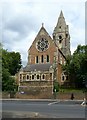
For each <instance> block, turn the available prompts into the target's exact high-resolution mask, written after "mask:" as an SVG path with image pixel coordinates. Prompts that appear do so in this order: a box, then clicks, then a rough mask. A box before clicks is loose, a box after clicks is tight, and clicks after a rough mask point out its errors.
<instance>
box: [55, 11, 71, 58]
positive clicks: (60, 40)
mask: <svg viewBox="0 0 87 120" xmlns="http://www.w3.org/2000/svg"><path fill="white" fill-rule="evenodd" d="M53 39H54V40H55V43H56V44H57V46H58V47H59V48H60V50H61V51H62V52H63V54H64V55H65V56H67V55H70V54H71V52H70V35H69V28H68V25H66V22H65V18H64V16H63V12H62V11H61V12H60V16H59V18H58V22H57V25H56V27H55V28H54V31H53Z"/></svg>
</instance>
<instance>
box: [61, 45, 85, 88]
mask: <svg viewBox="0 0 87 120" xmlns="http://www.w3.org/2000/svg"><path fill="white" fill-rule="evenodd" d="M63 69H64V70H65V71H66V73H67V74H68V76H69V79H70V82H71V83H74V85H75V87H77V88H82V87H84V84H83V80H84V79H86V78H87V45H86V46H85V45H83V46H81V45H78V47H77V49H76V50H75V52H74V53H73V55H72V56H68V57H67V59H66V65H65V66H63Z"/></svg>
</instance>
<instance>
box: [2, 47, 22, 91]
mask: <svg viewBox="0 0 87 120" xmlns="http://www.w3.org/2000/svg"><path fill="white" fill-rule="evenodd" d="M20 68H21V56H20V54H19V53H18V52H17V53H15V52H8V51H7V50H4V49H2V91H8V92H9V93H11V92H14V93H15V92H16V91H17V88H18V86H17V84H16V81H15V78H14V77H12V76H14V75H15V74H16V73H17V72H18V71H19V69H20Z"/></svg>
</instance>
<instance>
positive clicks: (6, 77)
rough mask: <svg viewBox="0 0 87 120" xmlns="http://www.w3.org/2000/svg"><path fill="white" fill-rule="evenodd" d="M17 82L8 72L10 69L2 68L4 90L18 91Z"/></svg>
mask: <svg viewBox="0 0 87 120" xmlns="http://www.w3.org/2000/svg"><path fill="white" fill-rule="evenodd" d="M17 87H18V86H17V84H16V82H15V79H14V78H13V77H11V74H10V73H9V72H8V69H6V68H2V91H8V92H9V93H11V92H12V91H13V92H14V93H15V92H16V91H17Z"/></svg>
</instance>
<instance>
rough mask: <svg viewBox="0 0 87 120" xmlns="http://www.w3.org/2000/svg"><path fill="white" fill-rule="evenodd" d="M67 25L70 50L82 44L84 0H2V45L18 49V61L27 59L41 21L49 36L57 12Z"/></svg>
mask: <svg viewBox="0 0 87 120" xmlns="http://www.w3.org/2000/svg"><path fill="white" fill-rule="evenodd" d="M61 10H62V11H63V15H64V17H65V21H66V24H67V25H69V33H70V49H71V53H72V54H73V52H74V51H75V50H76V48H77V46H78V45H79V44H81V45H84V44H85V0H73V1H72V2H71V1H70V0H60V1H59V0H47V1H46V0H2V1H1V2H0V26H1V27H0V30H1V31H2V32H1V33H0V34H2V35H0V36H2V38H1V40H2V44H3V48H4V49H7V50H8V51H10V52H12V51H15V52H20V54H21V59H22V64H23V66H26V64H27V61H28V49H29V47H30V46H31V44H32V42H33V41H34V39H35V37H36V35H37V33H38V32H39V30H40V28H41V26H42V23H44V27H45V29H46V30H47V32H48V33H49V35H50V36H51V37H52V33H53V30H54V27H55V26H56V24H57V21H58V17H59V15H60V11H61Z"/></svg>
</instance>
